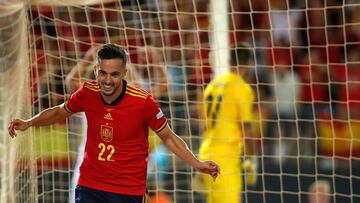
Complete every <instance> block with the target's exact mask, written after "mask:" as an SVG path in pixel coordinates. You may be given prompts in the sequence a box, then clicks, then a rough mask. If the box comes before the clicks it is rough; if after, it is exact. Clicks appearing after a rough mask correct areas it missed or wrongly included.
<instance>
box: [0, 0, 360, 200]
mask: <svg viewBox="0 0 360 203" xmlns="http://www.w3.org/2000/svg"><path fill="white" fill-rule="evenodd" d="M358 8H360V3H359V2H358V1H355V0H347V1H339V0H327V1H323V0H311V1H285V0H284V1H281V0H267V1H264V0H248V1H239V0H230V1H216V0H213V1H210V0H190V1H184V0H121V1H120V0H73V1H69V0H63V1H52V0H28V1H23V0H5V1H2V2H0V91H1V94H0V111H1V114H0V123H1V128H0V132H1V135H2V136H3V137H2V139H1V140H2V142H1V143H0V149H1V152H2V153H1V165H0V166H1V172H0V174H1V176H0V177H1V184H0V187H1V193H0V194H1V199H0V201H1V202H68V201H69V200H70V201H71V200H73V195H74V187H75V183H74V181H75V180H76V177H77V175H78V167H77V165H78V164H77V163H78V159H79V157H81V154H82V152H83V148H82V147H81V146H82V145H83V142H84V138H83V134H84V131H85V130H84V129H86V128H84V126H85V125H86V124H84V123H83V116H82V115H75V116H72V117H71V118H70V119H68V120H67V121H64V122H62V123H58V124H55V125H52V126H49V127H41V128H32V129H29V130H28V131H26V132H22V133H18V136H17V137H16V139H12V140H10V139H9V136H8V134H7V125H8V123H9V122H10V120H11V119H12V118H15V117H20V118H28V117H30V116H31V115H35V114H37V113H38V112H40V111H41V110H44V109H46V108H48V107H52V106H55V105H58V104H61V103H63V102H64V101H65V100H66V99H67V98H68V97H69V96H70V94H71V93H72V92H74V91H75V90H76V89H77V88H78V87H79V85H80V84H81V82H82V81H83V80H86V79H92V77H93V76H92V65H93V60H94V53H95V51H96V47H97V46H99V45H100V44H103V43H116V44H119V45H121V46H123V47H125V48H126V49H127V50H128V52H129V56H130V65H129V66H130V69H131V71H130V72H131V74H129V75H128V80H129V82H131V83H133V84H135V85H137V86H139V87H141V88H144V89H146V90H147V91H149V92H151V94H152V95H153V96H154V98H155V99H156V100H157V101H158V102H159V104H160V106H161V108H162V110H163V111H164V113H165V114H166V116H167V118H168V120H169V124H170V125H171V127H172V129H173V130H174V131H175V132H176V133H177V134H179V135H180V136H181V137H182V138H183V139H184V140H185V141H186V142H187V143H188V145H189V146H190V148H191V149H192V151H193V152H194V153H195V154H197V153H198V151H199V147H200V144H201V141H202V138H203V137H202V135H203V132H204V130H206V128H207V126H206V125H205V124H204V123H205V122H204V121H205V118H204V117H203V116H202V113H203V112H202V108H203V107H202V106H203V105H204V102H203V98H202V97H203V93H204V90H205V87H206V86H207V85H208V84H209V82H210V81H211V79H214V78H215V77H217V76H219V75H222V74H224V73H227V72H228V71H229V58H230V57H229V56H230V55H229V50H230V49H232V48H234V47H237V46H240V44H244V43H246V44H249V45H250V47H251V51H252V53H253V56H254V57H253V58H254V62H253V63H252V64H251V65H250V66H249V67H247V69H248V74H247V75H246V76H244V80H245V81H246V82H248V83H249V84H250V86H251V87H252V89H253V91H254V93H255V97H256V99H255V102H254V111H253V120H251V123H252V124H253V129H254V136H255V138H256V139H255V141H256V146H257V155H256V156H254V157H253V158H254V159H256V160H257V163H258V164H257V165H258V169H257V172H258V173H257V177H258V178H257V179H258V180H257V183H256V185H254V186H246V185H243V187H242V188H243V192H242V193H241V194H239V195H241V199H242V202H261V203H269V202H282V203H285V202H302V203H303V202H309V203H312V202H320V199H323V198H324V199H328V202H341V203H343V202H349V203H350V202H351V203H354V202H359V201H360V191H359V189H358V188H359V187H360V159H359V157H360V120H359V119H360V93H359V91H358V89H359V88H360V54H359V53H360V44H359V39H360V15H359V13H358V12H357V9H358ZM70 74H74V75H76V76H78V79H76V80H69V78H68V76H69V75H70ZM149 139H150V157H149V169H148V173H149V175H148V191H149V196H150V199H151V200H150V201H151V202H158V203H160V202H162V203H164V202H206V194H207V193H208V192H209V191H207V190H205V189H204V188H202V187H201V184H200V183H201V181H199V180H198V176H197V174H198V172H196V171H194V169H192V168H191V167H189V166H188V165H187V164H185V163H184V162H183V161H181V160H179V159H178V158H176V157H175V156H174V155H172V153H170V152H169V151H168V150H167V149H166V148H165V147H164V146H163V145H162V144H161V142H160V141H159V140H158V139H157V138H156V136H154V135H153V134H150V135H149ZM229 150H231V149H229ZM239 159H240V160H242V159H243V157H239Z"/></svg>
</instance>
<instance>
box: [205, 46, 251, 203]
mask: <svg viewBox="0 0 360 203" xmlns="http://www.w3.org/2000/svg"><path fill="white" fill-rule="evenodd" d="M230 57H231V59H230V65H231V68H230V72H229V73H227V74H225V75H223V76H220V77H218V78H215V79H214V80H212V81H211V82H210V83H209V85H208V86H207V87H206V89H205V92H204V101H203V102H204V108H203V112H204V114H205V115H204V116H205V118H206V130H205V132H204V134H203V140H202V143H201V146H200V150H199V153H200V154H199V156H200V157H201V159H211V160H214V161H216V162H217V163H218V164H219V166H220V167H221V174H222V175H221V176H219V177H218V178H217V179H216V182H214V181H213V180H212V179H211V177H210V178H208V177H206V176H203V177H202V178H203V181H204V186H205V191H206V193H207V197H206V198H207V202H208V203H222V202H232V203H238V202H241V199H240V197H241V191H242V189H243V183H242V173H244V175H245V181H246V183H247V184H248V185H255V183H256V174H255V173H256V164H255V157H254V156H252V155H254V151H255V149H254V148H255V144H254V141H253V140H252V138H251V137H252V129H251V128H252V127H251V119H252V106H253V102H254V92H253V90H252V89H251V87H250V85H249V84H247V83H246V82H245V81H244V79H243V78H244V77H245V74H246V73H247V70H248V69H249V66H250V64H251V61H252V60H251V58H252V54H251V49H250V48H249V47H248V46H241V47H237V48H235V49H233V50H231V55H230ZM244 143H245V145H244ZM243 152H245V154H243ZM242 155H245V161H244V162H243V163H240V160H241V156H242Z"/></svg>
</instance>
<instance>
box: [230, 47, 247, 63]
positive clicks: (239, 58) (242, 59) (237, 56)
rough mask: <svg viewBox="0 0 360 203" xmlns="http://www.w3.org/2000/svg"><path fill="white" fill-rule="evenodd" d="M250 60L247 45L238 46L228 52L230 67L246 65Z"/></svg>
mask: <svg viewBox="0 0 360 203" xmlns="http://www.w3.org/2000/svg"><path fill="white" fill-rule="evenodd" d="M251 59H252V51H251V48H250V47H249V46H247V45H240V46H238V47H235V48H233V49H231V52H230V65H231V66H238V65H244V64H247V63H248V62H249V61H251Z"/></svg>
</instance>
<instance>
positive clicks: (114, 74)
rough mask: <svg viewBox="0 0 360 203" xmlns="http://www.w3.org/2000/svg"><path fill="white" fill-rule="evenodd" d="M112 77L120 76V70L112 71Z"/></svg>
mask: <svg viewBox="0 0 360 203" xmlns="http://www.w3.org/2000/svg"><path fill="white" fill-rule="evenodd" d="M111 76H112V77H119V76H120V72H113V73H111Z"/></svg>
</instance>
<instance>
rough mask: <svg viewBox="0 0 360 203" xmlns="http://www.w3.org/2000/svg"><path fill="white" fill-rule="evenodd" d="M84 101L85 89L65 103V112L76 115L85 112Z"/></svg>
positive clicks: (79, 90) (77, 92) (80, 89)
mask: <svg viewBox="0 0 360 203" xmlns="http://www.w3.org/2000/svg"><path fill="white" fill-rule="evenodd" d="M83 99H84V87H81V88H79V89H78V90H77V91H76V92H74V93H73V94H72V95H71V96H70V98H69V99H68V100H67V101H66V103H65V110H66V111H67V112H69V113H76V112H81V111H83V105H82V104H83V103H82V100H83Z"/></svg>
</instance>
